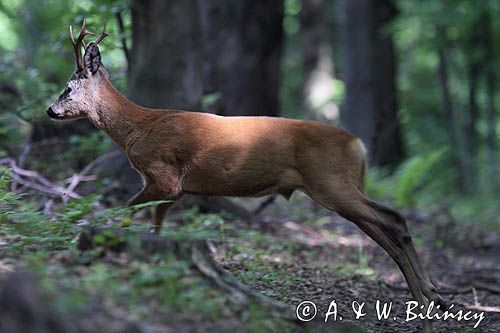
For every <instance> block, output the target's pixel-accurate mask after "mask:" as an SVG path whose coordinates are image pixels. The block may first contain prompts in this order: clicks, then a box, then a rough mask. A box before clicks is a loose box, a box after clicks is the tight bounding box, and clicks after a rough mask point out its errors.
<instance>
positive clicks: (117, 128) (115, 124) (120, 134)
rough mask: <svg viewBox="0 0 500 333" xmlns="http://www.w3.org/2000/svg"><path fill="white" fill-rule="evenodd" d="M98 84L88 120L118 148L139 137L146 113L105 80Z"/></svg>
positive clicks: (123, 147) (103, 78)
mask: <svg viewBox="0 0 500 333" xmlns="http://www.w3.org/2000/svg"><path fill="white" fill-rule="evenodd" d="M101 79H102V82H100V83H99V87H98V90H99V93H98V94H99V98H97V102H96V104H95V105H94V107H93V108H92V110H90V111H89V112H88V115H87V116H88V119H89V120H90V121H91V122H92V123H93V124H94V126H95V127H97V128H98V129H100V130H102V131H104V132H105V133H106V134H107V135H108V136H109V137H110V138H111V139H112V140H113V141H114V142H115V143H116V144H117V145H118V146H119V147H120V148H122V149H123V150H125V148H126V146H127V143H128V142H130V140H133V138H134V137H136V136H137V135H139V133H138V132H140V128H142V127H143V126H141V124H142V123H143V122H144V121H145V120H146V119H147V118H148V117H147V111H146V110H145V109H143V108H141V107H140V106H138V105H137V104H135V103H133V102H132V101H130V100H128V99H127V98H126V97H125V96H123V95H122V94H121V93H120V92H119V91H118V90H117V89H116V88H115V87H114V86H113V85H112V84H111V82H109V81H108V80H107V78H105V77H102V78H101Z"/></svg>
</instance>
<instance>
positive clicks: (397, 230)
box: [306, 181, 444, 305]
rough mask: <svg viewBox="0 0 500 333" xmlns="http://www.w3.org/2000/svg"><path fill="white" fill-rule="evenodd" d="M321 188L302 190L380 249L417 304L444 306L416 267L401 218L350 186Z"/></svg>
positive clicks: (416, 259)
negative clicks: (395, 264)
mask: <svg viewBox="0 0 500 333" xmlns="http://www.w3.org/2000/svg"><path fill="white" fill-rule="evenodd" d="M321 184H323V186H321V185H320V186H319V187H317V188H310V189H306V193H308V194H309V195H310V196H311V198H313V199H314V200H315V201H317V202H319V203H320V204H321V205H323V206H325V207H326V208H328V209H331V210H334V211H336V212H338V213H339V214H340V215H341V216H343V217H345V218H346V219H348V220H350V221H352V222H353V223H355V224H356V225H357V226H358V227H359V228H360V229H361V230H363V231H364V232H365V233H366V234H367V235H368V236H370V237H371V238H372V239H373V240H374V241H376V242H377V243H378V244H379V245H380V246H382V248H384V249H385V250H386V252H387V253H388V254H389V255H390V256H391V257H392V258H393V259H394V261H395V262H396V263H397V265H398V266H399V267H400V269H401V272H402V273H403V275H404V277H405V279H406V281H407V283H408V287H409V288H410V291H411V293H412V295H413V296H414V297H415V298H416V300H417V301H418V302H420V303H421V304H424V305H426V304H427V300H426V298H428V299H429V300H434V301H436V302H438V304H441V305H444V303H443V302H442V300H441V298H440V297H439V295H438V294H437V293H436V291H435V289H434V287H433V285H432V283H431V282H430V278H429V277H428V275H427V273H426V272H425V270H424V269H423V268H422V265H421V264H420V261H419V259H418V257H417V254H416V251H415V248H414V247H413V244H412V240H411V237H410V235H409V233H408V228H407V226H406V221H405V219H404V217H403V216H402V215H400V214H399V213H397V212H396V211H394V210H392V209H390V208H387V207H384V206H382V205H379V204H376V203H374V202H372V201H370V200H368V199H367V198H366V197H364V196H363V194H362V193H361V192H360V191H359V190H358V189H357V188H356V187H355V186H353V185H352V184H349V183H345V182H342V181H340V182H339V181H337V182H329V184H337V186H336V188H335V189H334V188H330V186H324V184H325V183H321ZM424 296H425V297H424Z"/></svg>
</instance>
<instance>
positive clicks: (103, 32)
mask: <svg viewBox="0 0 500 333" xmlns="http://www.w3.org/2000/svg"><path fill="white" fill-rule="evenodd" d="M106 36H109V34H108V33H107V32H106V22H104V26H103V27H102V31H101V33H100V34H99V36H98V37H97V39H96V40H95V42H94V44H95V45H97V44H99V43H100V42H101V41H102V40H103V39H104V38H105V37H106Z"/></svg>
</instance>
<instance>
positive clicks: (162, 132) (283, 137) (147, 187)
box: [47, 21, 444, 306]
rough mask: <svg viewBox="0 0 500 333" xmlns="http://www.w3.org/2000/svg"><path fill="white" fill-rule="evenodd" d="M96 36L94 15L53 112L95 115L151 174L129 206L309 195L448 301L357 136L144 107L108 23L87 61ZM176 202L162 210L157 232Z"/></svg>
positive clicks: (420, 289) (414, 285) (420, 287)
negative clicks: (113, 71)
mask: <svg viewBox="0 0 500 333" xmlns="http://www.w3.org/2000/svg"><path fill="white" fill-rule="evenodd" d="M89 34H91V33H90V32H88V31H87V30H86V28H85V21H84V23H83V26H82V29H81V32H80V35H79V36H78V39H77V40H76V41H75V39H74V37H73V33H72V31H71V39H72V41H73V45H74V48H75V54H76V62H77V69H76V71H75V72H74V73H73V75H72V76H71V78H70V80H69V82H68V83H67V85H66V87H65V89H64V91H63V92H62V94H61V95H60V96H59V98H58V99H57V100H56V101H55V102H54V103H53V104H52V105H51V106H50V107H49V108H48V110H47V113H48V115H49V116H50V117H51V118H53V119H59V120H63V119H75V118H82V117H86V118H88V119H89V120H90V121H91V122H92V123H93V124H94V125H95V126H96V127H97V128H98V129H100V130H103V131H104V132H105V133H106V134H107V135H109V136H110V137H111V139H112V140H113V141H114V142H115V143H116V144H117V145H118V146H119V147H120V148H121V149H122V150H124V151H125V153H126V155H127V157H128V159H129V160H130V164H131V165H132V167H133V168H135V169H136V170H137V171H138V172H139V173H140V174H141V176H142V178H143V180H144V187H143V189H142V190H141V191H140V192H139V193H138V194H137V195H135V196H134V197H133V198H132V199H131V200H130V201H129V205H136V204H140V203H144V202H148V201H152V200H170V201H172V202H173V201H175V200H178V199H179V198H180V197H181V196H182V195H183V194H184V193H191V194H204V195H212V196H243V197H245V196H262V195H266V194H271V193H278V194H281V195H283V196H284V197H286V198H289V197H290V196H291V195H292V193H293V192H294V191H295V190H299V191H303V192H305V193H306V194H307V195H308V196H310V197H311V198H312V199H313V200H315V201H316V202H318V203H319V204H321V205H322V206H324V207H326V208H328V209H330V210H332V211H336V212H337V213H338V214H340V215H341V216H343V217H345V218H346V219H348V220H350V221H352V222H354V223H355V224H356V225H357V226H358V227H359V228H360V229H361V230H363V231H364V232H365V233H366V234H367V235H368V236H370V237H371V238H372V239H373V240H375V241H376V242H377V243H378V244H380V246H382V247H383V248H384V249H385V250H386V251H387V253H388V254H389V255H390V256H391V257H392V258H393V259H394V260H395V261H396V263H397V264H398V266H399V267H400V269H401V271H402V272H403V274H404V276H405V278H406V281H407V283H408V286H409V288H410V291H411V293H412V294H413V296H414V297H415V298H416V299H417V301H419V302H420V304H429V303H428V302H429V301H435V302H437V303H438V304H441V305H442V306H444V303H443V301H442V300H441V298H440V297H439V295H438V294H437V292H436V290H435V289H434V287H433V285H432V283H431V280H430V278H429V276H428V274H427V272H426V271H425V270H424V268H423V267H422V264H421V263H420V261H419V259H418V257H417V252H416V251H415V248H414V246H413V243H412V239H411V237H410V235H409V233H408V228H407V225H406V221H405V218H404V217H403V216H402V215H401V214H399V213H398V212H396V211H394V210H392V209H390V208H388V207H384V206H382V205H381V204H378V203H375V202H373V201H371V200H369V199H368V198H366V197H365V196H364V195H363V181H364V173H365V155H366V152H365V149H364V147H363V144H362V142H361V141H360V140H359V139H358V138H357V137H355V136H353V135H351V134H349V133H348V132H346V131H344V130H342V129H339V128H336V127H332V126H329V125H325V124H322V123H318V122H314V121H303V120H291V119H283V118H268V117H222V116H217V115H213V114H207V113H198V112H188V111H181V110H169V109H165V110H157V109H148V108H144V107H141V106H139V105H136V104H134V103H133V102H131V101H129V100H128V99H127V98H125V97H124V96H123V95H122V94H120V92H118V90H117V89H116V88H115V87H114V86H113V85H112V84H111V83H110V81H109V80H108V74H107V72H106V70H105V69H104V68H103V67H102V64H101V55H100V52H99V48H98V46H97V44H98V43H99V42H100V41H101V40H102V39H103V38H104V37H105V36H106V35H107V34H106V32H105V30H104V29H103V31H102V33H101V35H100V36H99V37H98V38H97V39H96V41H95V42H91V43H90V44H89V45H88V46H86V48H85V54H84V56H83V58H82V56H81V48H82V46H84V45H83V39H84V37H85V36H86V35H89ZM170 205H171V203H166V204H161V205H159V206H157V207H156V212H155V216H154V227H155V231H156V232H158V231H159V230H160V227H161V223H162V220H163V217H164V215H165V212H166V211H167V208H168V207H169V206H170Z"/></svg>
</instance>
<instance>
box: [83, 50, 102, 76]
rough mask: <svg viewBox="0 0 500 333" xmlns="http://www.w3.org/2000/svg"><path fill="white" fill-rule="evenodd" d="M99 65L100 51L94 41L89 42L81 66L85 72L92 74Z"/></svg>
mask: <svg viewBox="0 0 500 333" xmlns="http://www.w3.org/2000/svg"><path fill="white" fill-rule="evenodd" d="M100 66H101V53H100V52H99V48H98V47H97V45H96V44H95V43H90V44H89V45H88V46H87V48H86V49H85V55H84V56H83V67H84V69H85V73H86V74H90V75H94V74H95V73H96V72H97V70H98V69H99V67H100Z"/></svg>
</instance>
